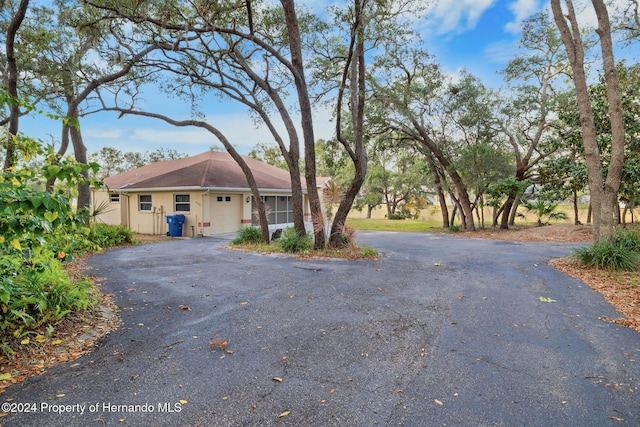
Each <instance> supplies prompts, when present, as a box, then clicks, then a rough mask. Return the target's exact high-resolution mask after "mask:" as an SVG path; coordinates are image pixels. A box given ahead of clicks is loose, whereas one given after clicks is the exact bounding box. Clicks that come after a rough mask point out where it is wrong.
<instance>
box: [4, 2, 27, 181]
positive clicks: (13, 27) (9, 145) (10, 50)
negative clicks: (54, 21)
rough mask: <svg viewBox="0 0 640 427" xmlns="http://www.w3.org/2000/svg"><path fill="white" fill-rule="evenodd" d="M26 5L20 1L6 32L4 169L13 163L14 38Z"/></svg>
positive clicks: (15, 106) (15, 112)
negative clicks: (7, 102) (7, 107)
mask: <svg viewBox="0 0 640 427" xmlns="http://www.w3.org/2000/svg"><path fill="white" fill-rule="evenodd" d="M28 7H29V0H22V1H21V2H20V5H19V6H18V10H17V11H16V14H15V15H14V16H13V18H11V21H10V22H9V26H8V28H7V34H6V37H7V40H6V42H5V54H6V61H7V69H6V75H5V78H4V87H5V89H6V91H7V93H8V95H9V96H10V97H11V99H10V101H9V102H10V104H9V128H8V129H7V134H6V138H7V139H6V141H5V144H4V147H5V158H4V169H9V168H10V167H12V166H13V165H14V164H15V143H14V142H13V137H14V136H15V135H17V134H18V128H19V119H20V105H19V104H18V77H19V72H18V64H17V61H16V53H15V38H16V34H17V33H18V29H19V28H20V25H22V21H23V20H24V18H25V16H26V14H27V9H28Z"/></svg>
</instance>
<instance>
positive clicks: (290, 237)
mask: <svg viewBox="0 0 640 427" xmlns="http://www.w3.org/2000/svg"><path fill="white" fill-rule="evenodd" d="M276 244H277V245H278V246H279V247H280V249H282V251H284V252H286V253H299V252H305V251H308V250H310V249H311V247H312V246H313V241H312V239H311V236H310V235H309V234H305V235H304V236H298V235H297V234H296V231H295V230H294V229H293V228H286V229H285V230H284V231H283V232H282V236H280V238H279V239H278V240H276Z"/></svg>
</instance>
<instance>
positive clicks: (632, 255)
mask: <svg viewBox="0 0 640 427" xmlns="http://www.w3.org/2000/svg"><path fill="white" fill-rule="evenodd" d="M573 256H574V257H575V258H577V259H578V260H580V262H582V263H583V264H584V265H586V266H587V267H595V268H603V269H607V270H613V271H622V270H624V271H634V270H637V268H638V261H640V254H639V253H638V252H634V251H630V250H628V249H626V248H623V247H620V246H618V245H617V244H616V243H615V242H608V241H601V242H596V243H594V244H593V245H591V246H586V247H583V248H579V249H575V250H574V251H573Z"/></svg>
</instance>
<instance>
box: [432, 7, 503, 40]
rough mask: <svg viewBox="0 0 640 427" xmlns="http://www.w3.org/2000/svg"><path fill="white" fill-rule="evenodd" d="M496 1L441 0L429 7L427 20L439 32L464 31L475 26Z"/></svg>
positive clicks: (455, 32)
mask: <svg viewBox="0 0 640 427" xmlns="http://www.w3.org/2000/svg"><path fill="white" fill-rule="evenodd" d="M494 3H495V0H440V1H437V2H436V3H434V4H433V6H431V7H430V8H429V10H428V12H427V20H428V22H429V24H430V26H432V27H435V28H436V31H437V32H438V34H446V33H454V34H457V33H463V32H465V31H468V30H471V29H473V28H475V27H476V25H477V24H478V20H479V19H480V17H481V16H482V14H483V13H484V12H485V11H486V10H487V9H489V8H490V7H491V6H493V4H494Z"/></svg>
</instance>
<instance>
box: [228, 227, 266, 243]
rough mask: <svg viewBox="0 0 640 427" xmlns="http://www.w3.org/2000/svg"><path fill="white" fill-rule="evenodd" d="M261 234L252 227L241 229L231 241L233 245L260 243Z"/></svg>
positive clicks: (256, 228) (257, 229)
mask: <svg viewBox="0 0 640 427" xmlns="http://www.w3.org/2000/svg"><path fill="white" fill-rule="evenodd" d="M262 242H263V240H262V232H261V231H260V229H259V228H258V227H256V226H254V225H251V226H249V227H242V228H240V229H239V230H238V231H237V232H236V238H235V239H233V240H232V241H231V244H233V245H242V244H257V243H262Z"/></svg>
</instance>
